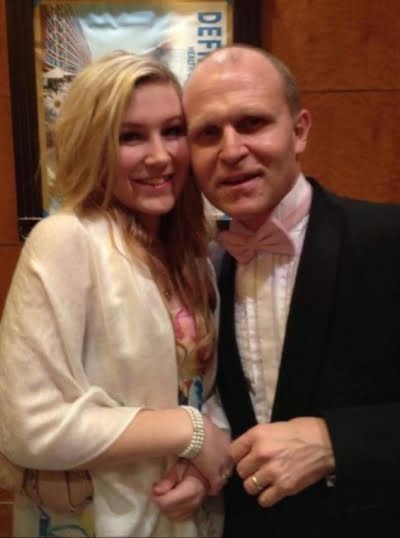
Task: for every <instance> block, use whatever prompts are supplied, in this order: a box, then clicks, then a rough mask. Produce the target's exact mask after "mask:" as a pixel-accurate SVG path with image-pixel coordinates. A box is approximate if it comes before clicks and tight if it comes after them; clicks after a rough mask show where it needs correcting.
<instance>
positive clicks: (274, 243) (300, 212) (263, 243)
mask: <svg viewBox="0 0 400 538" xmlns="http://www.w3.org/2000/svg"><path fill="white" fill-rule="evenodd" d="M310 203H311V193H307V196H305V197H304V198H303V200H302V201H301V202H300V203H299V205H298V206H297V207H296V208H295V209H294V210H293V211H292V212H291V213H289V214H288V215H287V216H286V218H284V219H282V222H280V221H279V220H278V219H277V218H275V217H272V218H271V219H268V220H267V221H266V222H265V223H264V224H263V225H262V226H261V228H259V229H258V230H257V232H255V233H253V234H252V233H251V232H250V231H248V233H247V231H246V232H244V233H243V232H238V231H231V230H227V231H224V232H220V233H219V234H218V238H217V239H218V241H219V242H220V243H221V245H222V246H223V247H224V248H225V249H226V250H227V251H228V252H229V254H230V255H231V256H233V257H234V258H236V259H237V261H238V262H239V263H243V264H246V263H249V261H251V260H252V259H253V258H254V256H255V254H256V252H257V251H264V252H271V253H273V254H286V255H288V256H293V255H294V254H295V253H296V249H295V245H294V243H293V240H292V238H291V237H290V235H289V234H288V232H287V231H286V230H290V229H292V228H293V227H294V226H295V225H296V224H297V223H298V222H300V220H301V219H302V218H303V217H304V216H305V215H306V214H307V213H308V210H309V208H310Z"/></svg>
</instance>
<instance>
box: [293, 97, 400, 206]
mask: <svg viewBox="0 0 400 538" xmlns="http://www.w3.org/2000/svg"><path fill="white" fill-rule="evenodd" d="M303 101H304V105H305V106H306V107H307V108H309V109H310V110H311V111H312V115H313V126H312V128H311V134H310V139H309V143H308V147H307V150H306V152H305V153H304V155H303V157H302V162H303V169H304V171H305V172H307V173H309V174H310V175H314V176H315V177H318V178H320V180H321V182H322V183H324V185H326V186H327V187H329V188H331V189H332V190H335V191H336V192H338V193H340V194H344V195H347V196H352V197H356V198H362V199H365V200H369V199H371V200H376V201H382V202H390V201H392V202H400V158H399V151H398V147H399V144H400V106H399V104H400V91H399V92H354V93H352V92H350V93H348V92H337V93H333V92H330V93H324V92H321V93H306V94H305V95H304V99H303Z"/></svg>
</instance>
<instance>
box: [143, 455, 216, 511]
mask: <svg viewBox="0 0 400 538" xmlns="http://www.w3.org/2000/svg"><path fill="white" fill-rule="evenodd" d="M207 489H208V482H207V480H206V479H205V478H204V477H203V476H202V475H201V473H200V472H199V471H198V470H197V468H196V467H195V466H194V465H193V464H192V463H191V462H190V461H189V460H185V459H179V460H178V461H177V462H176V463H175V464H174V465H173V466H172V467H171V468H170V469H169V471H168V472H167V474H166V475H165V476H164V477H163V478H162V479H161V480H160V481H159V482H157V483H156V484H154V485H153V491H152V498H153V500H154V502H155V503H157V504H158V506H159V508H160V510H161V511H162V512H163V513H164V514H165V515H166V516H167V517H168V518H169V519H173V520H177V521H183V520H185V519H189V518H190V517H191V516H192V514H193V512H195V511H196V510H197V509H198V508H199V506H200V505H201V503H202V502H203V500H204V498H205V496H206V495H207Z"/></svg>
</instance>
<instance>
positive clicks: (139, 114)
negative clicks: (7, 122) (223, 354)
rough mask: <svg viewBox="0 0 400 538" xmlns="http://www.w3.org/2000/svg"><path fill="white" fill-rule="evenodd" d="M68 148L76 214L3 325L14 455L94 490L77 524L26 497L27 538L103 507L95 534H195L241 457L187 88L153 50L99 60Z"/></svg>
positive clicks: (40, 249) (35, 256)
mask: <svg viewBox="0 0 400 538" xmlns="http://www.w3.org/2000/svg"><path fill="white" fill-rule="evenodd" d="M55 149H56V156H57V180H56V185H55V187H56V194H57V199H58V200H60V202H61V209H60V210H59V211H58V212H57V214H55V215H52V216H50V217H48V218H46V219H44V220H43V221H41V222H40V223H39V224H37V225H36V226H35V228H34V229H33V230H32V232H31V234H30V235H29V237H28V239H27V241H26V243H25V245H24V248H23V250H22V253H21V256H20V260H19V262H18V266H17V269H16V272H15V274H14V277H13V281H12V284H11V288H10V291H9V295H8V298H7V302H6V306H5V310H4V313H3V319H2V323H1V327H0V368H1V369H0V409H1V417H0V418H1V420H0V423H1V427H2V435H1V450H2V451H3V452H4V454H5V456H6V457H7V458H9V459H10V460H11V461H13V462H14V463H16V464H18V465H21V466H23V467H27V468H33V469H51V470H57V469H88V470H89V471H90V474H91V477H92V481H93V486H94V497H93V505H92V506H90V509H89V510H88V509H87V510H85V511H84V512H83V513H82V514H81V515H79V516H78V515H77V516H75V517H74V515H73V514H62V515H56V514H54V513H52V512H51V510H46V508H45V507H38V506H37V505H35V503H34V502H33V501H31V499H28V498H26V497H23V496H16V498H15V503H14V504H15V526H16V531H15V532H16V535H18V536H43V535H45V536H47V535H49V536H50V535H51V536H62V535H63V534H62V533H63V532H65V534H64V535H68V536H70V535H71V532H72V533H73V535H74V536H79V535H85V534H86V535H87V534H88V533H89V532H90V528H91V523H90V522H89V519H88V518H89V516H90V510H92V513H93V519H94V531H95V534H96V535H97V536H102V537H103V536H119V537H123V536H196V535H198V534H199V533H200V532H201V531H200V529H199V524H198V521H199V517H198V514H197V513H196V511H195V510H194V509H195V508H196V507H197V506H198V505H199V504H200V502H201V501H202V499H203V498H204V496H205V494H206V492H207V491H208V493H211V494H215V493H217V492H218V490H219V489H220V488H221V487H222V485H223V481H224V475H226V473H228V472H229V470H230V468H231V461H230V458H229V456H228V438H227V436H226V435H225V434H224V433H223V432H222V431H221V430H219V429H218V428H217V427H216V426H214V424H213V423H212V422H211V421H210V420H209V419H208V418H207V417H203V416H202V415H201V414H200V413H199V411H198V409H199V408H200V407H201V404H202V402H203V400H204V398H205V397H206V396H207V395H208V393H209V391H210V389H211V387H212V384H213V379H214V373H215V372H214V371H215V363H214V342H215V329H214V319H213V310H214V308H215V304H216V295H215V291H214V287H213V280H212V275H211V273H210V266H209V264H208V262H207V258H206V252H207V233H206V223H205V219H204V215H203V206H202V198H201V195H200V193H199V191H198V190H197V188H196V186H195V183H194V182H193V181H191V180H190V179H188V170H189V157H188V149H187V145H186V138H185V121H184V117H183V112H182V107H181V101H180V88H179V84H178V82H177V81H176V79H175V77H174V76H173V75H172V74H171V73H170V72H169V71H168V70H167V69H166V68H165V67H164V66H163V65H162V64H160V63H158V62H157V61H155V60H154V59H151V58H148V57H141V56H138V55H135V54H130V53H125V52H115V53H112V54H110V55H107V56H105V57H103V58H101V59H99V60H97V61H95V62H94V63H93V64H91V65H89V66H88V67H86V68H85V69H84V70H83V71H82V72H81V73H80V74H79V75H78V76H77V77H76V78H75V79H74V81H73V82H72V84H71V86H70V89H69V92H68V95H67V97H66V100H65V102H64V105H63V108H62V111H61V113H60V116H59V119H58V121H57V124H56V128H55ZM6 409H7V411H6ZM10 410H11V411H10ZM179 458H181V459H179ZM182 459H183V460H184V461H185V462H186V463H185V464H184V465H181V463H180V462H181V461H182ZM177 461H178V467H174V469H175V470H176V469H178V470H179V473H178V472H177V471H176V472H175V476H176V477H177V476H178V475H179V478H176V481H175V484H174V486H175V488H176V490H175V491H174V495H173V496H172V497H171V496H170V497H171V501H168V502H167V503H162V502H161V501H160V498H162V497H163V495H170V491H169V492H168V491H164V490H163V487H162V486H159V488H158V489H157V487H156V488H155V489H154V491H152V485H153V483H157V482H159V481H160V479H161V478H162V477H163V476H164V474H165V473H167V472H171V466H173V465H175V464H176V462H177ZM161 484H163V483H162V482H161ZM159 506H163V511H162V512H161V510H160V508H159ZM192 512H193V516H192V515H191V514H192ZM189 516H190V517H189ZM32 525H33V526H32Z"/></svg>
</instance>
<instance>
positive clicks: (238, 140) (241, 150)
mask: <svg viewBox="0 0 400 538" xmlns="http://www.w3.org/2000/svg"><path fill="white" fill-rule="evenodd" d="M247 152H248V151H247V148H246V146H245V144H244V141H243V137H242V135H241V134H240V133H238V132H237V130H236V129H235V128H234V127H233V126H231V125H229V126H226V127H224V130H223V133H222V137H221V151H220V157H221V159H222V160H223V161H224V162H226V163H228V164H232V163H235V162H236V161H239V160H241V159H242V158H243V157H244V156H245V155H246V154H247Z"/></svg>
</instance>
